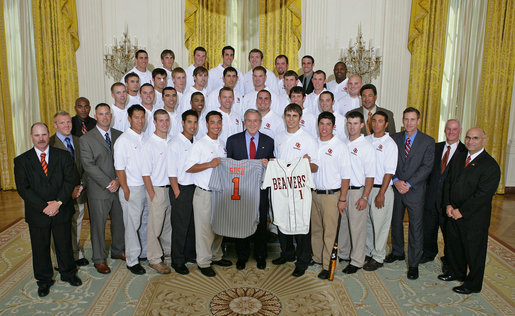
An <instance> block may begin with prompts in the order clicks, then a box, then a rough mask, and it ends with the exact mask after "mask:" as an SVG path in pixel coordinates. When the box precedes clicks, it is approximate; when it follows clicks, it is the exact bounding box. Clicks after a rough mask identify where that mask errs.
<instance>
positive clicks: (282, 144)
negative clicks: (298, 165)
mask: <svg viewBox="0 0 515 316" xmlns="http://www.w3.org/2000/svg"><path fill="white" fill-rule="evenodd" d="M274 144H275V153H276V155H275V156H276V157H277V158H279V159H282V160H284V161H286V162H291V161H293V160H294V159H295V158H299V157H304V155H305V154H308V155H309V157H311V163H313V164H315V165H318V142H317V140H316V138H314V137H313V136H311V135H310V134H309V133H308V132H306V131H305V130H303V129H302V128H299V130H298V131H296V132H295V133H288V132H287V131H284V132H282V133H280V134H279V135H277V136H276V138H275V140H274Z"/></svg>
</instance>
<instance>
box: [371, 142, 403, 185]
mask: <svg viewBox="0 0 515 316" xmlns="http://www.w3.org/2000/svg"><path fill="white" fill-rule="evenodd" d="M365 139H366V140H367V141H369V142H370V144H372V146H373V147H374V151H375V154H376V173H375V177H374V184H378V185H381V184H383V177H384V175H385V174H391V175H392V176H393V175H394V174H395V170H396V169H397V158H398V147H397V144H396V143H395V141H394V140H393V139H392V138H391V137H390V135H388V133H386V134H385V135H384V136H383V137H379V138H376V137H374V135H373V134H371V135H368V136H366V137H365ZM392 183H393V182H392V180H390V183H389V184H388V185H392Z"/></svg>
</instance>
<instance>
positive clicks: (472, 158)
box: [467, 147, 485, 162]
mask: <svg viewBox="0 0 515 316" xmlns="http://www.w3.org/2000/svg"><path fill="white" fill-rule="evenodd" d="M484 150H485V148H484V147H483V148H481V150H480V151H478V152H477V153H475V154H472V155H471V154H470V152H469V153H468V154H467V158H468V157H469V156H470V161H471V162H472V161H473V160H474V159H476V157H477V156H479V155H480V154H481V153H482V152H483V151H484Z"/></svg>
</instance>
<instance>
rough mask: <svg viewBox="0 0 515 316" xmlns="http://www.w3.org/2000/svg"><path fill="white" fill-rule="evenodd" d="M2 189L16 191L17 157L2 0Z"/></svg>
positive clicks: (0, 60) (0, 45)
mask: <svg viewBox="0 0 515 316" xmlns="http://www.w3.org/2000/svg"><path fill="white" fill-rule="evenodd" d="M0 64H1V65H2V66H1V67H0V126H2V128H0V152H2V155H0V189H2V190H11V189H15V184H14V172H13V170H14V164H13V159H14V156H15V150H14V139H13V129H12V114H11V97H10V94H9V78H8V76H7V66H8V65H7V52H6V48H5V27H4V2H3V1H1V0H0Z"/></svg>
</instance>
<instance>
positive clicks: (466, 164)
mask: <svg viewBox="0 0 515 316" xmlns="http://www.w3.org/2000/svg"><path fill="white" fill-rule="evenodd" d="M469 163H470V156H468V157H467V160H466V161H465V168H467V166H468V165H469Z"/></svg>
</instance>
